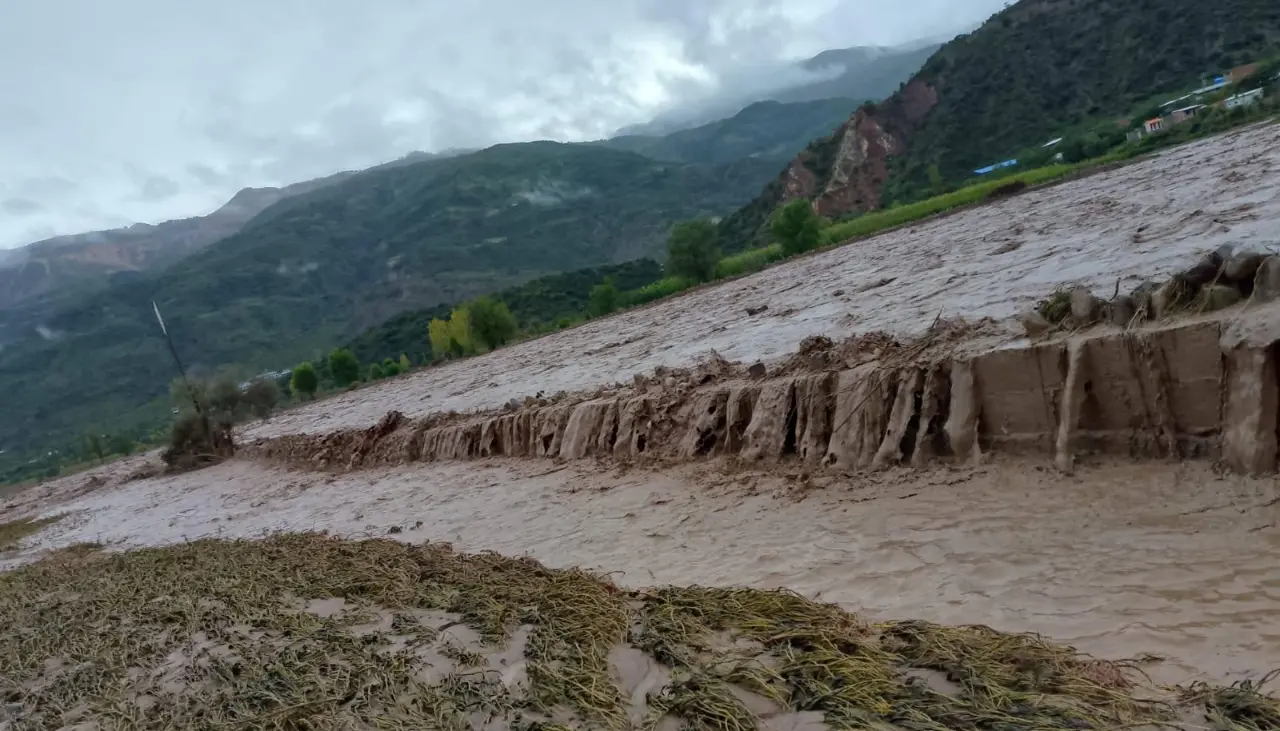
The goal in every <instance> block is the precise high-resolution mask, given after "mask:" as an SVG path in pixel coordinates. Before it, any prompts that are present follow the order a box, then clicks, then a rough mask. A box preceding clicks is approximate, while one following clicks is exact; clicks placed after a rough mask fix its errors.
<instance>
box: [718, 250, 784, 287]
mask: <svg viewBox="0 0 1280 731" xmlns="http://www.w3.org/2000/svg"><path fill="white" fill-rule="evenodd" d="M785 258H787V254H786V252H785V251H783V250H782V245H781V244H770V245H768V246H766V247H763V248H760V249H748V250H746V251H744V252H742V253H740V254H734V255H732V256H726V257H725V258H723V259H721V260H720V263H719V264H717V265H716V279H726V278H728V277H740V276H742V275H744V274H751V273H754V272H758V271H760V270H762V269H764V268H765V267H767V266H769V265H770V264H772V263H774V262H776V261H781V260H783V259H785Z"/></svg>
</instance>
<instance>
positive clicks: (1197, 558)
mask: <svg viewBox="0 0 1280 731" xmlns="http://www.w3.org/2000/svg"><path fill="white" fill-rule="evenodd" d="M1278 222H1280V126H1277V125H1269V126H1259V127H1253V128H1250V129H1246V130H1243V131H1241V132H1238V133H1235V134H1231V135H1225V136H1220V137H1215V138H1213V139H1209V140H1204V141H1201V142H1197V143H1195V144H1191V145H1186V146H1183V147H1179V148H1176V149H1173V150H1170V151H1167V152H1165V153H1163V154H1161V155H1159V156H1156V157H1153V158H1151V159H1148V160H1144V161H1141V162H1138V163H1135V164H1133V165H1130V166H1126V167H1123V168H1120V169H1117V170H1112V171H1109V172H1106V173H1101V174H1097V175H1093V176H1091V177H1088V178H1084V179H1080V180H1076V181H1072V182H1068V183H1064V184H1062V185H1058V186H1053V187H1050V188H1045V189H1040V190H1034V191H1031V192H1029V193H1027V194H1025V195H1020V196H1017V197H1014V198H1010V199H1006V200H1002V201H999V202H996V203H994V204H992V205H988V206H983V207H978V208H974V209H971V210H968V211H964V212H960V213H957V214H955V215H951V216H946V217H942V218H939V219H936V220H933V221H929V222H926V223H923V224H921V225H917V226H912V227H908V228H903V229H901V230H897V231H893V232H889V233H887V234H885V235H882V236H878V237H876V238H874V239H870V240H867V241H864V242H859V243H856V244H853V245H849V246H845V247H842V248H838V249H833V250H831V251H827V252H823V253H820V254H817V255H813V256H809V257H803V258H800V259H796V260H794V261H790V262H788V263H785V264H783V265H781V266H777V267H773V268H771V269H769V270H767V271H764V272H761V273H759V274H756V275H753V276H750V277H745V278H742V279H738V280H735V281H732V282H727V283H724V284H722V285H720V286H716V287H711V288H706V289H703V290H699V291H696V292H692V293H690V294H688V295H686V296H683V297H677V298H673V299H669V300H666V301H663V302H659V303H656V304H654V305H653V306H650V307H645V308H641V309H637V310H633V311H629V312H625V313H621V314H620V315H618V316H615V317H611V318H607V319H603V320H597V321H593V322H590V323H587V324H585V325H583V326H581V327H578V328H574V329H572V330H567V331H564V332H560V333H557V334H555V335H551V336H549V337H545V338H541V339H538V340H535V341H530V342H527V343H523V344H520V345H516V346H513V347H510V348H504V349H502V350H499V351H497V352H495V353H492V354H489V355H487V356H484V357H480V358H474V359H469V360H466V361H462V362H458V363H454V364H450V365H447V366H442V367H437V368H431V369H428V370H423V371H419V372H417V373H414V374H411V375H409V376H406V377H402V378H397V379H392V380H390V381H385V382H380V383H378V384H377V385H374V386H370V387H368V388H365V389H362V390H359V391H355V392H352V393H348V394H344V395H342V396H339V397H335V398H331V399H327V400H324V401H321V402H317V403H314V404H309V405H307V406H305V407H302V408H297V409H294V410H291V411H289V412H287V413H283V414H280V415H278V416H276V417H274V418H272V419H271V420H270V421H268V422H264V423H259V424H257V425H254V426H252V427H250V428H248V429H246V430H245V434H244V435H243V436H244V437H245V438H247V439H254V438H259V437H272V436H280V435H289V434H300V433H318V432H329V431H333V430H338V429H345V428H353V427H354V428H363V427H367V426H370V425H372V424H374V423H375V422H376V421H377V420H378V419H379V417H381V416H383V414H384V413H386V412H387V411H389V410H398V411H401V412H403V413H404V414H405V415H407V416H410V417H414V416H423V415H427V414H431V413H433V412H440V411H447V410H458V411H466V410H472V409H482V408H497V407H500V406H501V405H502V404H504V403H505V402H507V401H508V400H509V399H512V398H517V399H523V398H524V397H525V396H528V395H532V394H534V393H536V392H539V391H542V392H546V393H547V394H553V393H555V392H557V391H561V390H565V391H582V390H587V389H592V388H594V387H596V386H600V385H604V384H611V383H615V382H622V381H628V382H629V381H631V376H632V374H634V373H637V372H652V370H653V369H654V368H655V367H656V366H659V365H667V366H676V367H679V366H688V365H691V364H693V363H694V362H695V361H697V360H698V359H699V358H701V357H702V356H705V355H707V354H708V352H709V351H711V350H715V351H717V352H718V353H720V354H721V355H723V356H724V357H725V358H728V359H730V360H734V361H743V362H747V363H750V362H752V361H755V360H757V359H761V360H776V359H778V358H781V357H782V356H784V355H787V354H790V353H792V352H793V351H795V349H796V346H797V344H798V343H799V342H800V341H801V340H802V339H803V338H805V337H807V336H810V335H816V334H823V335H827V336H829V337H831V338H834V339H843V338H846V337H849V336H852V335H858V334H861V333H865V332H869V331H877V330H884V331H888V332H891V333H894V334H899V335H910V334H918V333H920V332H921V331H923V330H925V329H926V328H928V327H929V326H930V324H931V323H933V322H934V321H935V319H936V318H938V316H939V315H940V314H941V315H945V316H947V317H948V318H950V317H957V316H959V317H964V318H968V319H970V320H973V319H975V318H980V317H991V318H995V319H996V320H997V321H998V322H997V323H996V324H994V325H990V326H989V327H985V326H984V328H983V331H982V332H983V336H984V337H986V338H990V339H993V340H994V341H996V342H1001V341H1003V340H1010V341H1012V340H1015V339H1017V338H1018V337H1020V336H1019V334H1018V333H1016V332H1015V331H1014V330H1013V329H1012V328H1011V327H1010V326H1009V324H1008V323H1009V318H1010V316H1012V315H1014V314H1015V313H1016V312H1018V311H1019V310H1021V309H1023V308H1025V307H1027V306H1028V305H1030V304H1031V303H1033V302H1034V301H1035V300H1037V299H1039V298H1041V297H1044V296H1045V295H1046V294H1048V293H1049V292H1051V291H1052V290H1053V289H1055V288H1056V287H1058V286H1060V285H1066V284H1085V285H1088V286H1089V287H1091V288H1093V289H1094V291H1095V292H1096V293H1098V294H1100V295H1103V296H1104V297H1110V295H1111V293H1112V291H1113V290H1114V288H1116V287H1117V286H1119V287H1120V288H1121V289H1122V290H1125V291H1127V290H1129V289H1132V288H1133V286H1134V285H1135V284H1137V283H1139V282H1140V281H1141V280H1143V279H1146V278H1149V277H1150V278H1155V277H1161V276H1167V275H1168V274H1170V273H1171V272H1173V271H1175V270H1177V269H1179V268H1181V267H1185V266H1186V265H1187V264H1188V262H1189V261H1192V260H1193V257H1195V256H1196V255H1197V254H1198V253H1199V252H1203V251H1208V250H1211V249H1214V248H1216V247H1218V246H1220V245H1222V244H1235V245H1238V246H1241V247H1248V248H1253V249H1256V250H1268V249H1270V250H1272V251H1275V252H1276V253H1280V224H1278ZM1117 282H1118V284H1117ZM748 307H751V308H753V311H756V310H757V308H760V307H767V309H766V310H764V311H763V312H757V314H756V315H753V316H749V315H747V314H746V310H747V308H748ZM1215 332H1216V331H1215ZM423 337H424V340H425V338H426V333H425V332H424V333H423ZM1153 337H1154V336H1153ZM1184 341H1185V343H1190V345H1187V346H1186V347H1189V348H1191V347H1200V346H1197V345H1196V343H1200V342H1201V341H1200V340H1195V339H1194V338H1191V339H1185V338H1184V340H1180V341H1178V342H1184ZM1204 342H1207V343H1209V344H1208V345H1207V346H1204V347H1200V350H1198V351H1197V353H1198V356H1199V357H1200V359H1201V360H1205V361H1206V362H1209V364H1210V365H1212V366H1213V368H1216V369H1217V370H1215V371H1214V373H1218V371H1224V369H1227V370H1229V369H1228V368H1227V366H1224V365H1222V364H1223V363H1227V360H1226V359H1225V357H1224V356H1223V355H1222V354H1221V353H1219V351H1216V350H1215V351H1213V352H1212V353H1211V354H1210V355H1211V356H1212V357H1209V356H1205V355H1204V352H1205V348H1208V349H1209V350H1212V349H1214V348H1217V347H1218V337H1217V335H1216V334H1215V335H1214V336H1213V337H1212V338H1208V339H1207V340H1204ZM1268 352H1270V351H1268ZM1235 362H1236V361H1231V363H1235ZM1242 362H1243V361H1242ZM1259 362H1260V363H1261V362H1263V361H1261V360H1260V361H1259ZM1266 363H1271V361H1266ZM1231 367H1232V368H1234V367H1235V366H1234V365H1233V366H1231ZM1261 370H1265V369H1261ZM1224 372H1225V371H1224ZM1268 372H1269V371H1268ZM1232 373H1234V374H1235V375H1239V374H1238V373H1235V371H1232ZM1014 375H1016V374H1014ZM1193 375H1194V374H1193ZM1219 376H1221V377H1219ZM1215 379H1216V380H1215ZM970 380H972V379H970ZM1003 380H1016V379H1014V378H1012V376H1010V377H1009V378H1006V379H1003ZM1202 380H1204V379H1202ZM1225 380H1226V379H1225V376H1222V374H1220V373H1218V375H1217V376H1215V377H1214V379H1208V380H1205V381H1204V383H1209V382H1210V381H1212V382H1213V383H1218V382H1225ZM1236 380H1240V379H1236ZM1250 383H1253V382H1252V381H1251V382H1250ZM1258 383H1261V381H1259V382H1258ZM1014 385H1017V384H1014ZM1201 385H1203V383H1202V384H1201ZM1028 388H1029V387H1028ZM1038 389H1039V390H1037V391H1036V393H1040V392H1041V391H1043V390H1044V386H1043V384H1041V386H1039V387H1038ZM1024 390H1025V389H1024ZM1184 390H1185V389H1184ZM1113 391H1115V392H1116V393H1119V392H1120V391H1116V390H1115V389H1113ZM1223 392H1224V393H1226V392H1227V391H1223ZM1261 392H1262V391H1261V389H1260V390H1259V393H1261ZM1179 393H1182V392H1179ZM1187 393H1190V391H1187ZM1192 395H1193V396H1195V398H1196V399H1200V400H1204V401H1206V403H1208V402H1212V403H1209V406H1208V407H1206V409H1207V410H1208V411H1209V412H1212V415H1213V417H1214V421H1213V424H1212V426H1213V428H1214V429H1218V428H1219V424H1218V421H1217V419H1218V415H1219V413H1221V414H1228V413H1229V412H1228V411H1225V410H1221V409H1220V408H1219V407H1220V404H1217V401H1218V400H1220V399H1214V398H1211V397H1202V395H1200V394H1198V392H1197V393H1196V394H1192ZM1111 400H1112V401H1114V402H1117V403H1118V402H1121V401H1123V399H1121V398H1119V397H1116V398H1112V399H1111ZM1235 401H1236V402H1241V403H1243V402H1244V401H1245V400H1244V399H1236V400H1235ZM906 402H909V399H906V400H904V403H906ZM1135 403H1137V402H1135ZM1197 403H1198V401H1197ZM1233 403H1234V402H1233ZM1259 403H1260V402H1259ZM1113 405H1114V404H1113ZM1246 405H1247V404H1246ZM1236 406H1237V407H1239V406H1240V403H1236ZM1259 408H1261V407H1259ZM1232 413H1234V412H1232ZM922 421H923V422H925V423H927V422H928V420H927V419H924V420H922ZM1196 423H1199V422H1196ZM1261 423H1262V422H1261V421H1260V420H1259V421H1257V423H1255V424H1254V426H1255V427H1257V428H1256V429H1255V430H1254V431H1260V432H1261V433H1263V436H1266V435H1268V434H1269V433H1270V427H1269V426H1267V427H1266V428H1263V427H1259V426H1258V424H1261ZM1057 424H1058V421H1056V420H1055V421H1052V425H1055V426H1056V425H1057ZM1246 426H1247V425H1246ZM619 428H620V427H619ZM993 428H994V427H993ZM1117 428H1118V427H1117ZM1042 431H1043V430H1042ZM780 433H781V432H780ZM1064 433H1065V432H1064ZM1117 433H1119V432H1117ZM996 436H999V435H996ZM897 439H898V437H895V439H894V440H891V441H890V442H889V444H890V446H894V445H895V444H897V443H898V442H897V441H896V440H897ZM779 450H781V447H779ZM538 454H541V453H538ZM145 459H150V458H141V457H137V458H132V459H130V460H125V461H122V462H120V463H117V464H114V465H109V466H107V467H104V468H100V469H98V470H95V471H93V472H90V473H85V474H81V475H75V476H71V477H67V478H63V479H61V480H58V481H55V482H52V483H49V484H46V485H42V486H39V487H35V488H31V489H28V490H26V491H24V492H21V493H19V494H17V495H13V496H10V497H8V498H3V499H0V523H4V522H7V521H13V520H16V519H22V518H32V517H42V518H53V517H56V516H60V517H59V519H58V520H56V521H55V522H53V523H51V524H50V525H48V526H47V527H45V528H43V530H41V531H39V532H38V533H35V534H34V535H31V536H29V537H27V538H26V539H25V540H24V541H23V542H22V544H21V545H20V546H19V547H18V548H17V549H16V550H13V551H9V552H7V553H0V570H3V569H4V568H8V567H12V566H15V565H18V564H20V563H23V562H27V561H32V560H35V559H36V558H38V557H39V556H40V555H41V553H42V551H44V550H45V549H51V548H57V547H62V546H67V545H70V544H73V543H77V542H100V543H104V544H107V546H108V547H109V548H111V549H113V550H115V549H122V548H129V547H135V546H154V545H165V544H170V543H174V542H179V541H189V540H194V539H198V538H202V537H257V536H262V535H264V534H267V533H271V532H274V531H331V532H334V533H337V534H341V535H344V536H348V537H360V536H389V537H392V538H396V539H400V540H406V541H414V542H421V541H449V542H452V543H453V544H454V546H455V547H456V548H458V549H460V550H465V551H469V552H473V551H483V550H490V551H497V552H500V553H503V554H506V555H515V556H519V555H530V556H533V557H535V558H537V559H539V560H541V561H542V562H544V563H546V564H548V565H550V566H552V567H569V566H582V567H585V568H589V569H593V570H596V571H600V572H607V573H608V574H609V575H610V576H611V578H613V580H615V581H616V582H618V583H619V584H622V585H624V586H627V587H645V586H655V585H662V584H704V585H745V586H752V587H786V588H790V589H793V590H795V591H797V592H800V593H801V594H804V595H806V596H808V597H811V598H817V599H821V600H825V601H830V602H835V603H838V604H840V605H841V606H843V607H845V608H846V609H849V610H852V611H856V612H861V613H863V614H865V615H867V616H868V617H870V618H872V619H890V618H893V619H906V618H920V619H926V620H932V621H935V622H940V623H945V624H963V623H975V624H984V625H989V626H992V627H995V628H997V629H1000V630H1013V631H1034V632H1040V633H1043V634H1045V635H1048V636H1050V637H1051V638H1053V639H1056V640H1059V641H1064V642H1067V643H1071V644H1074V645H1076V646H1077V647H1079V648H1080V649H1081V650H1084V651H1086V652H1090V653H1094V654H1097V655H1101V656H1105V657H1108V658H1123V657H1143V656H1152V657H1149V658H1148V660H1149V662H1147V663H1145V664H1143V666H1142V668H1143V669H1144V670H1145V671H1147V672H1148V673H1150V674H1151V676H1152V678H1153V679H1155V680H1157V681H1159V682H1187V681H1191V680H1195V679H1201V678H1203V679H1213V680H1216V681H1220V682H1234V681H1237V680H1242V679H1245V678H1259V677H1261V676H1262V675H1263V674H1265V673H1266V671H1268V670H1270V669H1272V668H1273V667H1276V666H1280V569H1278V568H1277V567H1280V486H1278V485H1277V481H1276V479H1275V477H1274V476H1269V477H1264V478H1246V477H1241V476H1234V475H1226V474H1224V472H1223V471H1222V470H1220V469H1218V468H1217V467H1215V465H1214V463H1212V462H1211V461H1209V460H1200V461H1193V462H1177V461H1170V460H1166V459H1143V460H1131V459H1119V458H1113V457H1107V458H1102V457H1097V456H1091V455H1088V454H1082V455H1081V458H1080V462H1079V464H1077V465H1076V467H1075V472H1074V474H1069V475H1068V474H1063V473H1061V472H1058V471H1055V470H1054V469H1053V468H1052V467H1051V466H1050V463H1051V461H1052V460H1050V459H1046V458H1040V459H1033V458H1030V457H1017V458H1015V457H1013V456H1010V455H995V456H991V455H988V458H987V461H986V462H981V461H979V462H978V463H977V464H975V465H974V466H964V467H960V466H955V465H953V464H949V463H938V464H933V465H932V466H926V467H924V468H923V469H915V470H908V469H903V468H891V469H888V470H886V471H881V472H874V473H868V474H854V475H852V476H850V475H848V474H841V473H839V472H838V471H836V470H826V471H825V472H820V473H815V474H814V475H813V476H812V477H810V476H808V475H800V474H799V472H798V470H799V468H798V467H797V468H795V469H796V474H788V470H789V469H790V468H789V467H788V466H787V464H786V463H784V464H783V465H782V466H772V467H769V468H768V471H760V472H752V471H743V470H742V469H741V468H738V467H734V466H732V465H731V464H729V463H728V462H725V461H723V460H720V459H712V458H708V459H706V460H703V461H701V462H698V463H694V464H688V463H686V464H681V465H676V466H670V465H668V466H666V467H664V468H663V469H657V468H650V467H632V468H629V469H628V468H621V467H611V466H609V465H607V464H602V463H597V462H596V461H595V460H594V459H580V460H577V461H571V462H563V461H552V460H547V459H535V458H529V459H520V460H514V459H507V458H488V459H476V460H473V461H462V462H433V463H424V462H416V463H412V464H407V465H404V466H399V467H377V468H370V469H362V470H356V471H349V472H344V473H341V474H338V473H334V474H330V473H325V472H320V471H291V470H288V469H285V468H283V467H273V466H268V465H267V464H265V463H264V462H255V461H252V460H250V459H248V458H246V457H245V456H243V455H242V456H241V457H240V458H237V459H233V460H231V461H229V462H227V463H224V464H221V465H218V466H215V467H211V468H208V469H204V470H201V471H197V472H192V473H188V474H185V475H180V476H175V477H157V478H149V479H135V480H129V479H127V477H128V476H129V475H130V474H131V473H133V471H134V470H135V469H136V468H137V467H138V466H139V464H140V463H141V462H142V461H144V460H145ZM658 463H660V462H655V464H658ZM1156 656H1158V658H1162V659H1157V657H1156Z"/></svg>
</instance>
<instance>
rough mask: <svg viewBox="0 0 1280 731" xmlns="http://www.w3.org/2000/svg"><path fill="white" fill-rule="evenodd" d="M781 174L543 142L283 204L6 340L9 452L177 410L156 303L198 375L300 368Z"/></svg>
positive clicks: (646, 232) (350, 183)
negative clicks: (407, 315) (233, 366)
mask: <svg viewBox="0 0 1280 731" xmlns="http://www.w3.org/2000/svg"><path fill="white" fill-rule="evenodd" d="M776 170H777V164H776V162H770V161H763V160H752V159H748V160H743V161H738V162H734V163H728V164H685V163H672V162H662V161H657V160H653V159H651V158H647V157H644V156H641V155H639V154H635V153H632V152H625V151H620V150H613V149H608V148H606V147H602V146H594V145H566V144H557V143H550V142H540V143H529V144H517V145H500V146H497V147H493V148H489V149H487V150H483V151H481V152H477V153H474V154H469V155H463V156H460V157H454V158H447V159H429V160H425V161H422V162H417V163H412V164H402V165H396V166H390V167H382V168H378V169H374V170H370V171H366V172H363V173H358V174H355V175H352V176H350V177H347V178H346V179H344V180H342V181H340V182H338V183H336V184H333V185H328V186H325V187H323V188H320V189H317V190H314V191H311V192H308V193H306V194H304V195H298V196H293V197H291V198H288V199H285V200H282V201H280V202H278V203H276V204H275V205H273V206H271V207H269V208H267V209H266V210H264V211H263V212H262V213H260V214H259V215H258V216H256V217H255V218H253V219H252V220H251V221H249V222H248V223H247V224H245V225H244V226H243V227H241V228H240V230H239V231H238V232H237V233H235V234H234V235H232V236H230V237H229V238H226V239H224V240H222V241H220V242H218V243H217V244H216V245H214V246H209V247H206V248H204V249H202V250H200V251H198V252H196V253H194V254H191V255H190V256H188V257H186V258H184V259H182V260H180V261H178V262H177V263H176V264H174V265H172V266H170V267H169V268H167V269H165V270H164V271H162V272H158V273H156V272H144V273H141V274H139V275H138V276H137V277H135V278H133V279H132V280H130V281H127V282H122V283H118V284H116V285H112V286H110V287H107V288H106V289H103V290H101V291H97V292H94V293H92V294H90V295H89V296H88V297H85V298H83V299H81V300H79V301H78V302H76V303H75V304H74V305H72V306H68V307H65V308H63V309H61V310H60V311H59V312H57V313H56V314H54V315H52V316H51V317H50V318H49V319H48V320H47V321H45V322H44V323H43V324H42V327H41V328H40V330H39V331H38V333H37V332H31V333H24V335H23V337H22V338H21V339H20V340H17V341H16V342H10V343H8V344H7V345H6V346H4V347H3V349H0V393H4V394H5V396H4V405H3V408H0V451H3V452H5V453H6V454H5V455H0V460H3V459H7V458H12V457H15V456H18V457H20V456H22V455H25V454H29V453H31V452H32V451H34V450H36V449H44V448H47V447H49V446H50V445H59V444H65V443H68V442H70V441H71V440H73V439H75V438H77V437H78V436H79V435H80V434H82V433H84V431H85V430H86V429H104V430H106V429H109V430H111V431H119V430H126V429H130V428H138V429H140V428H142V426H143V425H146V424H150V423H153V422H154V420H156V419H158V418H162V417H163V415H164V413H165V407H164V404H163V402H162V399H161V397H162V396H163V395H164V394H165V393H166V391H167V384H168V381H169V380H170V378H171V377H172V375H173V373H174V371H173V364H172V362H171V361H170V359H169V356H168V353H167V350H166V348H165V345H164V341H163V340H162V339H161V337H160V333H159V329H158V327H157V325H156V322H155V318H154V314H153V312H152V309H151V301H152V300H155V301H156V302H157V303H158V305H159V307H160V309H161V311H162V312H163V314H164V317H165V321H166V323H167V325H168V327H169V331H170V332H171V333H172V334H173V336H174V340H175V343H176V346H177V349H178V352H179V353H180V354H181V355H182V356H183V357H184V358H185V359H186V361H187V364H188V366H190V367H192V368H195V369H199V368H213V367H216V366H218V365H221V364H227V363H238V364H243V365H245V366H249V367H253V368H282V367H287V366H290V365H292V364H293V363H296V362H297V361H299V360H302V359H305V358H309V357H313V356H314V355H315V354H317V353H318V352H320V351H321V350H324V349H327V348H330V347H332V346H333V345H334V344H336V343H340V342H343V341H344V340H345V339H347V338H350V337H352V336H354V335H356V334H357V333H359V332H361V331H362V330H364V329H365V328H367V327H369V326H372V325H375V324H378V323H381V322H383V321H385V320H386V319H387V318H390V317H392V316H394V315H396V314H398V313H400V312H404V311H408V310H414V309H422V308H429V307H431V306H433V305H437V304H439V303H446V302H459V301H463V300H466V299H468V298H470V297H473V296H475V295H478V294H481V293H486V292H492V291H496V290H499V289H502V288H504V287H508V286H512V285H516V284H519V283H521V282H524V281H528V280H530V279H533V278H536V277H539V276H543V275H547V274H551V273H555V272H560V271H566V270H574V269H580V268H583V267H590V266H602V265H608V264H612V263H616V262H623V261H627V260H631V259H636V258H639V257H644V256H647V255H654V254H657V253H658V252H660V251H661V249H662V247H663V245H664V242H665V238H666V234H667V231H668V228H669V227H670V225H671V224H672V223H673V222H674V221H677V220H681V219H685V218H690V217H694V216H705V215H719V214H724V213H726V212H729V211H732V210H734V209H735V208H736V207H737V206H739V205H741V204H742V203H743V202H744V201H746V200H749V199H750V198H751V196H752V195H754V194H755V193H756V191H758V190H759V187H760V185H761V184H762V182H763V181H765V180H767V179H768V178H769V177H771V176H772V175H773V174H774V173H775V172H776ZM424 337H425V334H424ZM0 471H3V470H0Z"/></svg>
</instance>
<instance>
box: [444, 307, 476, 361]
mask: <svg viewBox="0 0 1280 731" xmlns="http://www.w3.org/2000/svg"><path fill="white" fill-rule="evenodd" d="M471 334H472V330H471V311H470V310H468V309H467V308H466V307H458V308H456V309H455V310H454V311H453V312H452V313H451V314H450V315H449V351H450V352H451V353H453V354H454V355H456V356H458V357H459V358H461V357H462V356H464V355H467V354H468V353H470V352H472V349H473V348H474V343H473V341H472V338H471Z"/></svg>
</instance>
